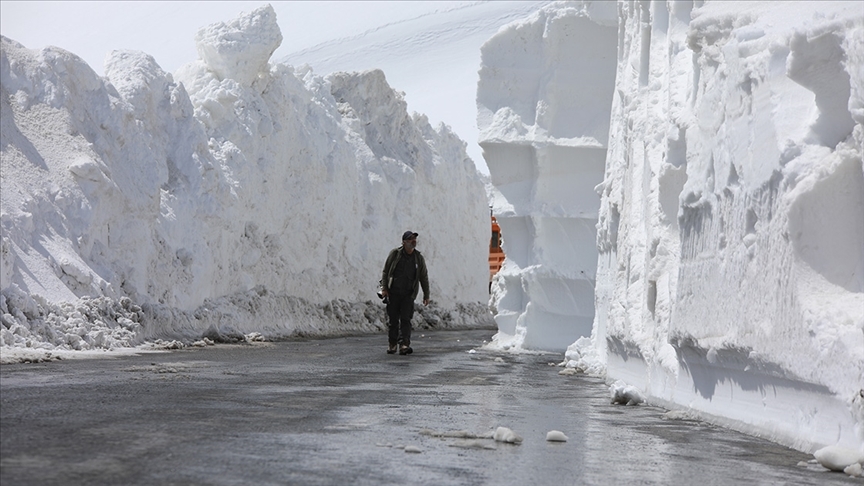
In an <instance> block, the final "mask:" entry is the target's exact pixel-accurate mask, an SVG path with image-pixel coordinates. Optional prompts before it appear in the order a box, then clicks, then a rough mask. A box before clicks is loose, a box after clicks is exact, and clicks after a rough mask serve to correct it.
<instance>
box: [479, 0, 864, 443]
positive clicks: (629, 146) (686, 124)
mask: <svg viewBox="0 0 864 486" xmlns="http://www.w3.org/2000/svg"><path fill="white" fill-rule="evenodd" d="M604 6H608V4H604V3H602V2H566V3H555V4H552V5H549V6H547V7H544V8H543V9H542V10H541V11H539V12H538V13H537V14H535V15H534V16H532V17H530V18H528V19H526V20H524V21H522V22H518V23H514V24H511V25H510V26H508V27H506V28H504V29H502V30H501V31H500V32H499V33H498V35H496V36H495V37H493V38H492V39H490V40H489V41H488V42H487V43H486V44H485V45H484V46H483V64H482V66H481V80H480V83H479V85H478V94H477V98H478V124H479V126H480V130H481V145H482V146H483V148H484V157H485V158H486V160H487V164H488V166H489V169H490V175H491V183H492V184H493V185H494V189H493V190H492V191H491V192H492V193H493V194H494V212H495V215H496V216H497V219H498V221H499V224H500V225H501V228H502V236H503V240H504V241H503V247H504V251H505V252H506V254H507V261H506V262H505V265H504V268H503V269H502V271H501V272H500V273H499V274H498V276H497V277H496V279H495V282H493V285H492V304H493V309H494V311H495V312H496V316H495V320H496V322H497V324H498V329H499V332H498V335H497V336H496V337H495V344H496V345H498V346H500V347H506V348H509V349H538V348H539V349H555V350H561V351H563V350H564V349H565V348H566V349H567V354H566V360H567V365H568V366H569V367H570V368H572V369H579V370H582V371H586V370H591V371H590V372H592V373H598V372H599V373H602V372H603V371H604V370H605V373H606V374H607V379H608V380H609V381H610V382H613V381H616V380H622V382H623V383H626V384H627V385H628V386H632V387H635V388H636V389H637V390H638V391H639V392H640V393H641V394H643V395H644V397H645V398H646V399H647V400H648V401H651V402H653V403H656V404H660V405H665V406H668V407H669V408H682V407H685V408H687V410H688V411H691V412H692V413H694V414H701V416H702V417H703V418H705V419H708V420H711V421H714V422H716V423H720V424H722V425H725V426H729V427H733V428H737V429H739V430H745V431H747V432H748V433H754V434H757V435H761V436H764V437H767V438H770V439H772V440H775V441H778V442H781V443H784V444H786V445H790V446H793V447H796V448H798V449H801V450H804V451H808V452H812V451H814V450H816V449H818V448H819V447H821V446H825V445H831V444H836V445H840V446H842V447H848V448H851V449H854V450H858V451H862V450H864V216H862V215H864V164H862V144H864V128H862V125H864V95H862V93H864V54H862V53H864V11H862V9H861V8H860V4H856V3H855V2H818V3H816V2H720V1H716V2H712V1H708V2H704V3H703V2H619V3H618V4H617V5H616V7H617V8H615V9H612V12H611V22H610V17H608V16H606V15H602V14H603V13H608V12H601V11H600V10H599V9H601V7H604ZM609 56H611V57H609ZM598 195H599V197H598ZM595 223H596V224H595ZM593 252H596V253H593ZM582 262H590V263H591V266H588V265H587V263H586V264H583V263H582ZM587 336H590V339H589V338H588V337H587ZM569 343H574V344H573V345H571V346H569V347H568V344H569Z"/></svg>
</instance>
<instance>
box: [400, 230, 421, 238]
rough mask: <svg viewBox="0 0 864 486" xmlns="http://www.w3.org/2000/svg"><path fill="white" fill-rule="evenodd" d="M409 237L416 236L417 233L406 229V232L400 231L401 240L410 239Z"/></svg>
mask: <svg viewBox="0 0 864 486" xmlns="http://www.w3.org/2000/svg"><path fill="white" fill-rule="evenodd" d="M411 238H417V233H415V232H413V231H406V232H404V233H402V239H403V240H410V239H411Z"/></svg>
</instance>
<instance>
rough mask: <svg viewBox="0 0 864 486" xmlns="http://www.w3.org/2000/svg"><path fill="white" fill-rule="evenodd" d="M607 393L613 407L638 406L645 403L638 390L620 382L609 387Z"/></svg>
mask: <svg viewBox="0 0 864 486" xmlns="http://www.w3.org/2000/svg"><path fill="white" fill-rule="evenodd" d="M609 393H610V395H611V396H612V404H613V405H639V404H640V403H642V402H644V401H645V398H644V397H643V396H642V393H640V392H639V389H637V388H636V387H635V386H632V385H628V384H626V383H624V382H623V381H621V380H618V381H616V382H615V383H613V384H612V385H611V386H610V387H609Z"/></svg>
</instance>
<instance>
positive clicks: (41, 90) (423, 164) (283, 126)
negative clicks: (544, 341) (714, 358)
mask: <svg viewBox="0 0 864 486" xmlns="http://www.w3.org/2000/svg"><path fill="white" fill-rule="evenodd" d="M195 41H196V44H197V48H198V53H199V56H200V59H199V60H198V61H195V62H192V63H190V64H188V65H186V66H184V67H182V68H180V69H179V70H178V71H177V72H176V73H174V74H173V75H172V74H169V73H165V72H163V70H162V69H161V68H160V67H159V66H158V65H157V64H156V63H155V61H154V60H153V59H152V57H150V56H148V55H146V54H144V53H141V52H130V51H114V52H112V53H110V54H109V55H108V57H107V58H106V61H105V76H104V77H100V76H98V75H97V74H96V73H95V72H93V70H92V69H91V68H90V67H89V66H88V65H86V64H85V63H84V62H83V61H82V60H81V59H79V58H78V57H77V56H75V55H74V54H71V53H69V52H66V51H63V50H62V49H58V48H53V47H52V48H47V49H44V50H42V51H32V50H28V49H26V48H24V47H23V46H21V45H19V44H18V43H16V42H14V41H13V40H11V39H7V38H3V39H2V58H0V70H2V72H0V76H2V78H0V80H2V93H0V95H2V96H0V102H2V138H3V143H2V185H3V190H2V199H0V200H2V214H0V223H2V231H3V233H2V240H0V245H2V246H0V280H2V297H0V313H2V324H3V327H2V329H0V345H2V348H0V349H3V350H5V351H6V352H8V351H9V350H10V349H11V348H21V347H29V348H37V349H43V350H61V349H69V348H72V349H94V348H112V347H116V346H128V345H130V344H135V343H139V342H141V341H142V340H144V339H174V338H176V339H181V340H183V341H187V342H188V341H190V340H194V339H197V338H200V337H201V336H210V337H215V338H225V337H226V336H234V337H238V338H242V337H243V335H244V334H249V333H253V332H256V333H259V334H262V335H264V336H265V337H270V338H278V337H284V336H290V335H294V334H297V333H305V334H332V333H337V332H350V331H356V330H362V329H366V330H369V329H381V328H382V326H383V319H384V316H383V308H382V306H381V304H380V303H379V302H377V298H376V297H375V294H374V292H375V289H376V284H377V281H378V279H379V278H380V272H381V268H382V266H383V262H384V259H385V257H386V254H387V252H388V251H389V250H390V249H391V248H393V247H395V246H398V245H399V244H400V243H401V242H400V239H401V234H402V232H404V231H405V230H406V229H412V230H414V231H417V232H418V233H420V238H419V239H420V241H419V245H418V249H419V250H420V251H422V252H423V253H424V255H425V256H426V258H427V263H428V265H429V269H430V281H431V286H432V288H431V293H432V299H433V301H434V302H435V305H433V306H431V307H430V308H428V309H423V312H422V313H421V314H420V315H418V320H419V321H420V322H418V325H423V324H425V325H434V326H442V327H446V326H458V325H462V326H466V325H477V324H478V323H483V322H486V320H487V319H488V312H487V311H486V308H485V304H484V302H485V301H486V299H487V275H488V273H487V272H488V270H487V268H486V253H487V249H486V246H487V245H488V233H489V221H488V218H489V217H488V206H487V202H486V200H485V198H484V187H483V184H482V182H481V181H480V178H479V175H478V174H477V172H476V171H475V169H474V165H473V163H472V161H471V160H470V158H468V156H467V155H466V153H465V143H464V142H463V141H461V140H460V139H459V138H458V137H456V136H455V135H454V134H453V133H452V132H451V131H450V130H449V128H448V127H447V126H445V125H443V124H442V125H440V126H438V127H432V126H430V124H429V123H428V121H427V119H426V118H425V117H424V116H422V115H418V114H414V115H410V114H408V112H407V111H406V104H405V102H404V100H403V99H402V96H401V94H400V93H398V92H396V91H394V90H393V89H392V88H391V87H390V86H389V85H388V84H387V81H386V79H385V77H384V74H383V73H382V72H381V71H368V72H364V73H350V74H347V73H335V74H332V75H329V76H326V77H321V76H318V75H316V74H314V73H313V72H312V71H311V69H310V68H308V67H305V68H302V69H299V70H295V69H294V68H292V67H291V66H289V65H285V64H271V63H270V62H269V58H270V55H271V54H272V53H273V51H274V50H275V49H276V48H277V47H278V46H279V44H280V42H281V41H282V36H281V33H280V30H279V27H278V25H277V23H276V17H275V13H274V12H273V10H272V8H271V7H269V6H266V7H262V8H259V9H257V10H255V11H254V12H252V13H249V14H243V15H241V16H240V17H239V18H238V19H235V20H233V21H230V22H225V23H218V24H215V25H211V26H208V27H205V28H202V29H201V30H200V31H199V32H198V35H197V36H196V39H195ZM372 299H374V300H375V301H374V302H372Z"/></svg>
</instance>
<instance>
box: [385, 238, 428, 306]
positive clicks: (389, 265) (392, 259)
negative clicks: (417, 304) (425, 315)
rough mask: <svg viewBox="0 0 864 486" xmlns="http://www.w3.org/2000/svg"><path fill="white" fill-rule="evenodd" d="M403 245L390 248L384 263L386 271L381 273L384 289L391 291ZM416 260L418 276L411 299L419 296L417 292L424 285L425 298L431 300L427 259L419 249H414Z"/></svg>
mask: <svg viewBox="0 0 864 486" xmlns="http://www.w3.org/2000/svg"><path fill="white" fill-rule="evenodd" d="M402 255H403V251H402V247H401V246H400V247H399V248H394V249H392V250H390V254H389V255H387V261H386V262H385V263H384V272H383V273H382V275H381V285H382V288H383V290H386V291H388V292H389V291H390V284H392V283H393V272H394V271H395V270H396V264H397V263H399V260H400V259H401V258H402ZM414 261H415V262H416V263H417V278H416V279H415V280H414V291H413V292H412V293H411V300H414V299H416V298H417V293H418V291H419V290H420V287H421V286H422V287H423V300H429V274H428V273H426V260H425V259H424V258H423V255H421V254H420V252H419V251H417V249H416V248H415V249H414Z"/></svg>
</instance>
